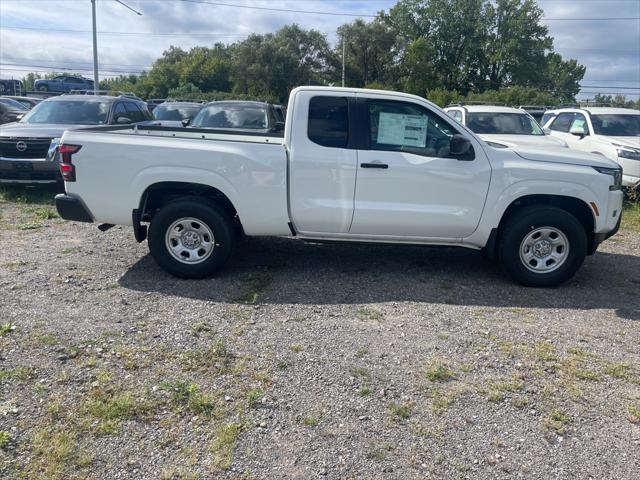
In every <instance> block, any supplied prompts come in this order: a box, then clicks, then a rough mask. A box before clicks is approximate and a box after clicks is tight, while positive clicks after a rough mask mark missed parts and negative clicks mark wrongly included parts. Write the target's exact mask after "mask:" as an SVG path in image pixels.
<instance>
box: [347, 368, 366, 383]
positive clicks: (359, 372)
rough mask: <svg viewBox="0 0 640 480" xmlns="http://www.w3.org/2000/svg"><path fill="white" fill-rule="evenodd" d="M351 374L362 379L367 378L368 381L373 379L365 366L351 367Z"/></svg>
mask: <svg viewBox="0 0 640 480" xmlns="http://www.w3.org/2000/svg"><path fill="white" fill-rule="evenodd" d="M351 375H353V376H354V377H356V378H361V379H362V380H365V381H367V382H368V381H370V380H371V374H370V373H369V370H367V369H366V368H364V367H351Z"/></svg>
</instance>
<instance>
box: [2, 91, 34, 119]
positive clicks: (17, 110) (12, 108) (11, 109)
mask: <svg viewBox="0 0 640 480" xmlns="http://www.w3.org/2000/svg"><path fill="white" fill-rule="evenodd" d="M28 111H29V109H28V108H27V107H25V106H24V105H23V104H21V103H20V102H16V101H15V100H13V99H11V98H6V97H0V124H4V123H10V122H15V121H17V120H19V119H20V118H22V116H23V115H24V114H25V113H27V112H28Z"/></svg>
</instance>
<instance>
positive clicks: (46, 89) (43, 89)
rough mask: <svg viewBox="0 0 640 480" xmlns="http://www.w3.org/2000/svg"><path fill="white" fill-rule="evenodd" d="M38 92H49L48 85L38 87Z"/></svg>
mask: <svg viewBox="0 0 640 480" xmlns="http://www.w3.org/2000/svg"><path fill="white" fill-rule="evenodd" d="M38 90H40V91H41V92H47V91H49V87H47V86H46V85H42V86H41V87H38Z"/></svg>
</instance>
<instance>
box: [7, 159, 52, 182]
mask: <svg viewBox="0 0 640 480" xmlns="http://www.w3.org/2000/svg"><path fill="white" fill-rule="evenodd" d="M56 182H62V176H61V175H60V169H59V168H58V162H56V161H50V160H47V159H46V158H29V159H15V158H7V157H0V183H3V184H7V183H56Z"/></svg>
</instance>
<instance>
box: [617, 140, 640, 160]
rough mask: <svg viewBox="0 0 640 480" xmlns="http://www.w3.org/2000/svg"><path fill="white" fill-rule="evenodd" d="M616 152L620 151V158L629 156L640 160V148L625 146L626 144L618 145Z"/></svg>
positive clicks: (631, 158)
mask: <svg viewBox="0 0 640 480" xmlns="http://www.w3.org/2000/svg"><path fill="white" fill-rule="evenodd" d="M613 146H614V147H616V152H617V153H618V157H620V158H628V159H630V160H640V150H637V149H635V148H631V147H625V146H624V145H616V144H615V143H614V144H613Z"/></svg>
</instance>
